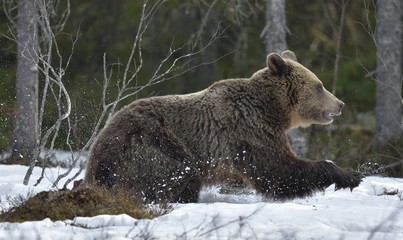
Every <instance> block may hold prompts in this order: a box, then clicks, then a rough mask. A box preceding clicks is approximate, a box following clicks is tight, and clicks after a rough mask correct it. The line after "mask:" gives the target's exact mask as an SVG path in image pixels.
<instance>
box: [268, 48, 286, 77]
mask: <svg viewBox="0 0 403 240" xmlns="http://www.w3.org/2000/svg"><path fill="white" fill-rule="evenodd" d="M267 68H268V69H269V73H270V74H271V75H274V76H281V75H285V74H286V73H287V72H288V67H287V63H286V62H285V61H284V59H282V58H281V56H280V55H278V54H277V53H270V54H269V55H268V56H267Z"/></svg>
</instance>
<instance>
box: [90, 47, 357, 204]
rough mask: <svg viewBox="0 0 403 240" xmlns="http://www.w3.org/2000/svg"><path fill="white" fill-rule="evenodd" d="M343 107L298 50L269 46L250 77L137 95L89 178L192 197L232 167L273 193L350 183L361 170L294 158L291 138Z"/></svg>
mask: <svg viewBox="0 0 403 240" xmlns="http://www.w3.org/2000/svg"><path fill="white" fill-rule="evenodd" d="M343 106H344V103H343V102H341V101H340V100H339V99H337V98H336V97H335V96H333V95H332V94H331V93H330V92H328V91H327V90H326V89H325V88H324V87H323V84H322V82H321V81H320V80H319V79H318V78H317V77H316V76H315V74H313V73H312V72H311V71H309V70H308V69H307V68H305V67H304V66H302V65H301V64H300V63H298V62H297V58H296V57H295V55H294V53H293V52H291V51H285V52H283V53H282V54H281V56H280V55H279V54H277V53H271V54H269V55H268V56H267V67H266V68H264V69H262V70H260V71H257V72H256V73H254V74H253V75H252V76H251V77H250V78H249V79H229V80H224V81H219V82H216V83H214V84H213V85H211V86H210V87H209V88H207V89H205V90H203V91H200V92H196V93H191V94H186V95H170V96H160V97H151V98H146V99H140V100H137V101H134V102H133V103H131V104H129V105H127V106H126V107H124V108H123V109H121V110H120V111H118V112H117V113H116V114H115V115H114V116H113V117H112V118H111V119H110V121H109V122H108V123H107V125H106V126H105V128H104V129H103V130H102V131H101V132H100V133H99V136H98V138H97V140H96V141H95V142H94V144H93V145H92V147H91V150H90V153H89V159H88V163H87V172H86V176H85V181H86V183H87V184H90V185H103V186H107V187H113V188H118V189H124V190H125V191H132V193H134V194H136V195H138V196H139V197H141V198H142V200H143V201H144V202H161V201H165V202H166V201H167V202H196V201H197V200H198V194H199V190H200V189H201V187H202V185H203V184H204V183H206V182H209V181H211V179H215V180H218V181H219V180H220V177H218V178H217V177H216V175H218V176H220V175H227V173H229V172H231V174H230V175H236V176H241V177H242V178H243V179H244V180H246V181H248V182H249V183H250V184H251V185H252V187H254V188H255V189H256V190H257V191H258V192H259V193H262V194H263V195H265V196H267V197H268V198H271V199H273V200H286V199H293V198H296V197H305V196H310V195H312V194H313V193H314V192H315V191H318V190H324V189H325V188H326V187H328V186H330V185H331V184H333V183H334V184H335V188H336V190H337V189H340V188H350V189H351V190H352V189H353V188H354V187H357V186H358V185H359V184H360V182H361V179H362V175H361V174H360V173H358V172H355V171H353V170H348V169H342V168H340V167H338V166H336V165H335V164H334V163H332V162H331V161H326V160H324V161H311V160H306V159H301V158H298V157H297V156H296V155H295V154H294V152H293V151H292V150H291V148H290V145H289V142H288V139H287V132H288V131H289V130H290V129H292V128H296V127H299V126H302V127H307V126H309V125H310V124H329V123H331V122H332V121H333V117H334V116H338V115H340V114H341V109H342V108H343Z"/></svg>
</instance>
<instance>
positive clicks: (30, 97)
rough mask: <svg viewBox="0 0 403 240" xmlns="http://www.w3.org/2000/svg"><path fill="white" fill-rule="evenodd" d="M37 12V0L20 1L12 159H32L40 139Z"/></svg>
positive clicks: (22, 160)
mask: <svg viewBox="0 0 403 240" xmlns="http://www.w3.org/2000/svg"><path fill="white" fill-rule="evenodd" d="M37 21H38V11H37V8H36V1H33V0H19V1H18V19H17V74H16V78H17V79H16V122H15V132H14V142H13V147H12V156H11V162H25V163H27V162H26V161H27V160H28V161H31V160H32V159H31V158H32V154H33V151H34V149H35V146H36V141H37V139H38V130H37V129H38V115H37V108H38V102H37V101H38V69H37V64H38V55H37V49H38V30H37Z"/></svg>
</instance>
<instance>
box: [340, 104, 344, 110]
mask: <svg viewBox="0 0 403 240" xmlns="http://www.w3.org/2000/svg"><path fill="white" fill-rule="evenodd" d="M344 105H345V104H344V102H340V111H341V110H342V109H343V108H344Z"/></svg>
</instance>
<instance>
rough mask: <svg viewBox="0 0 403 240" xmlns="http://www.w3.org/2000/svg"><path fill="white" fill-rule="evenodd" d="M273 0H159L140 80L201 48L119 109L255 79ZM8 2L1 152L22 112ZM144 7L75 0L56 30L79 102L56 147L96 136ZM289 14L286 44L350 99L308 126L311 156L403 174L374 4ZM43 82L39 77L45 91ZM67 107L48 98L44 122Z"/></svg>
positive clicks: (289, 4)
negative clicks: (380, 122)
mask: <svg viewBox="0 0 403 240" xmlns="http://www.w3.org/2000/svg"><path fill="white" fill-rule="evenodd" d="M4 1H5V2H6V0H4ZM66 2H67V1H66ZM150 2H153V1H150ZM59 4H60V5H61V6H59V7H58V8H57V9H56V10H55V12H53V13H51V16H52V15H53V16H54V17H55V18H56V16H60V15H61V14H63V13H65V9H66V7H67V6H63V4H65V2H63V1H60V2H59ZM266 6H267V5H266V1H258V0H255V1H254V0H252V1H246V0H230V1H224V0H214V1H198V0H185V1H182V0H170V1H166V2H164V3H163V4H161V5H158V6H157V8H158V9H156V11H155V14H154V15H153V17H152V19H151V20H150V21H149V22H147V28H146V29H145V31H144V34H143V35H142V41H141V42H142V44H141V55H142V63H141V66H142V67H141V71H139V72H138V74H136V76H135V85H136V86H143V85H147V82H148V81H149V79H151V78H152V77H153V74H154V73H155V71H156V69H158V68H159V67H160V66H161V63H162V62H163V61H164V59H166V56H167V55H168V54H170V55H171V57H170V58H169V59H166V60H167V62H169V61H171V63H172V61H173V60H172V59H175V57H176V58H177V57H181V56H187V54H188V53H189V52H193V53H197V54H194V55H192V58H191V60H189V61H184V62H182V63H181V64H180V65H178V66H175V69H173V71H169V73H168V74H167V75H166V76H164V78H163V80H162V81H158V82H157V83H155V84H151V85H147V87H145V88H142V89H141V91H138V92H137V91H136V94H133V95H132V96H130V97H128V98H125V99H123V100H122V101H120V102H119V104H118V107H117V109H118V108H120V107H122V106H123V105H125V104H127V103H129V102H131V101H133V100H135V99H138V98H144V97H149V96H156V95H165V94H182V93H190V92H195V91H199V90H202V89H204V88H206V87H208V86H209V85H211V84H212V83H213V82H215V81H218V80H221V79H226V78H240V77H246V78H247V77H249V76H251V74H253V73H254V72H255V71H256V70H258V69H260V68H263V67H265V59H266V55H267V51H266V38H265V36H266V34H267V33H266V32H265V31H266V30H267V16H266ZM7 7H8V6H7V5H6V4H2V5H0V33H2V34H1V35H0V80H1V81H0V152H1V153H2V154H3V153H6V152H8V151H10V148H11V146H12V141H13V133H14V125H15V115H16V106H15V99H16V98H15V92H16V68H17V55H16V51H17V49H16V47H17V46H16V45H17V44H16V43H15V41H13V39H10V35H11V32H12V31H13V29H12V26H11V25H10V21H9V18H8V16H7V14H5V13H6V12H7V11H4V10H6V9H5V8H7ZM142 11H143V1H137V0H136V1H130V0H115V1H95V0H91V1H72V2H71V3H70V5H69V17H68V19H67V21H66V22H65V26H64V28H63V31H62V32H59V33H58V34H57V35H55V37H56V40H57V43H58V48H59V51H60V55H61V56H65V60H66V59H67V58H68V56H70V55H71V61H70V63H69V66H68V68H67V69H65V72H64V76H63V82H64V86H65V87H66V89H67V90H68V93H69V97H70V99H71V104H72V108H71V113H70V115H69V121H68V122H63V123H61V126H60V129H61V131H60V132H59V133H58V137H57V140H56V141H55V145H54V146H52V147H55V148H58V149H68V148H71V149H72V150H78V149H81V148H82V147H83V146H84V145H85V144H86V143H87V140H88V139H89V138H90V137H91V135H92V134H93V129H94V124H95V123H96V122H97V119H99V116H100V114H101V112H102V98H103V97H105V96H103V81H104V79H105V71H104V70H108V74H111V75H110V76H111V77H110V79H111V83H110V86H112V87H111V88H108V92H107V94H106V98H108V99H113V98H114V97H115V96H116V95H117V94H119V87H118V84H119V83H118V81H119V79H121V77H122V75H123V74H124V72H125V69H124V68H125V63H126V62H127V61H128V59H129V57H130V54H129V53H130V51H131V49H132V47H133V41H134V38H135V37H136V32H137V31H138V30H139V29H140V26H139V23H140V18H141V16H142ZM285 13H286V27H285V29H286V40H287V47H288V49H290V50H292V51H294V52H295V53H296V56H297V57H298V60H299V61H300V62H301V63H302V64H303V65H305V66H306V67H308V68H309V69H311V70H312V71H313V72H314V73H315V74H316V75H317V76H318V77H319V79H321V80H322V82H323V83H324V85H325V87H326V88H327V89H328V90H330V91H333V92H335V94H336V96H337V97H338V98H339V99H341V100H342V101H344V102H345V103H346V107H345V109H344V110H343V114H342V115H341V116H340V117H338V118H337V119H336V120H335V121H334V123H333V124H332V125H331V126H327V127H323V126H314V127H310V128H308V129H304V130H302V134H303V135H304V136H305V137H306V139H307V144H308V150H307V151H306V152H305V153H303V154H304V155H306V157H309V158H311V159H332V160H334V161H335V162H336V163H337V164H338V165H341V166H343V167H351V168H355V169H357V168H359V169H360V170H361V171H363V172H367V173H368V174H374V173H375V174H388V175H391V176H403V171H402V166H401V165H402V161H403V160H402V159H403V138H402V137H401V136H400V137H399V138H398V139H394V140H385V139H382V138H380V137H379V136H377V134H376V132H375V105H376V80H375V77H376V71H375V70H376V65H377V57H376V54H377V45H376V41H375V29H376V4H375V1H372V0H362V1H342V0H339V1H336V0H335V1H333V0H328V1H325V0H322V1H320V0H315V1H298V0H288V1H286V7H285ZM51 19H52V18H51ZM401 25H402V24H401ZM338 43H339V44H338ZM172 49H174V51H170V50H172ZM396 51H402V49H401V48H400V49H396ZM55 60H57V56H56V57H55ZM137 64H138V63H137ZM398 64H400V65H402V62H400V63H398ZM169 66H172V65H170V64H168V67H167V66H165V65H164V66H162V68H169ZM112 69H113V71H111V70H112ZM165 70H166V69H165ZM400 81H401V80H400ZM43 85H44V82H43V81H41V78H40V81H39V89H41V87H43ZM113 86H115V87H113ZM40 94H41V91H40ZM59 110H60V109H59V108H58V106H57V105H56V104H54V103H51V102H49V103H47V105H46V112H45V113H44V117H43V122H42V129H44V130H46V129H49V128H51V126H52V125H53V123H54V122H55V121H56V120H57V118H58V111H59ZM66 139H68V144H67V143H66ZM380 143H382V144H381V147H379V144H380Z"/></svg>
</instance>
